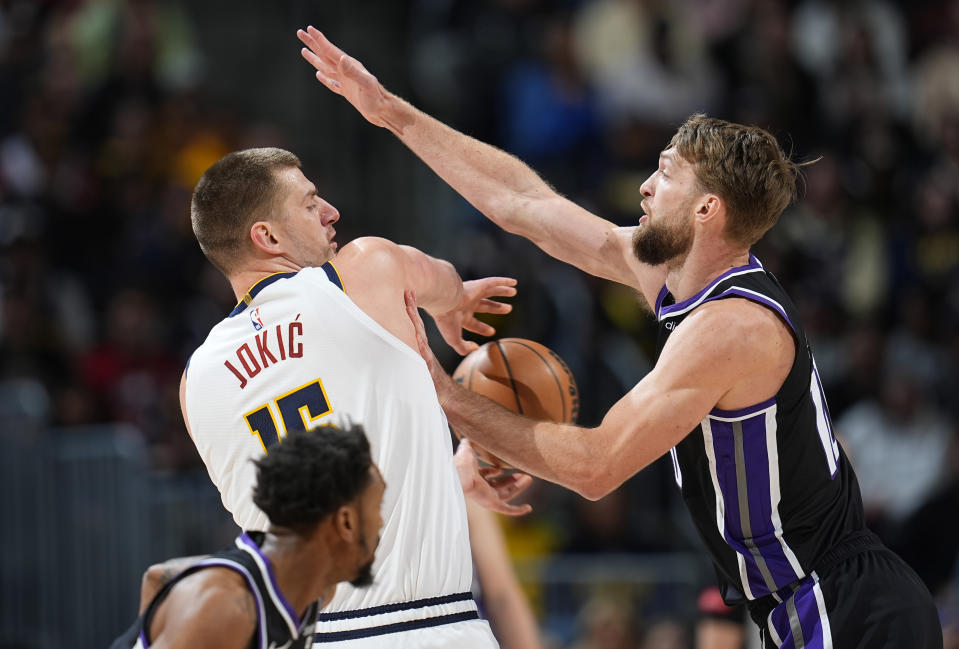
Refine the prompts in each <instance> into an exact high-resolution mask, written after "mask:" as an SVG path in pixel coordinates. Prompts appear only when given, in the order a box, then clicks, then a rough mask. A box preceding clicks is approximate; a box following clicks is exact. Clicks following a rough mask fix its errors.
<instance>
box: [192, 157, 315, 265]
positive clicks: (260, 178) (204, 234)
mask: <svg viewBox="0 0 959 649" xmlns="http://www.w3.org/2000/svg"><path fill="white" fill-rule="evenodd" d="M293 167H295V168H299V167H300V159H299V158H298V157H296V156H295V155H294V154H292V153H290V152H289V151H286V150H284V149H276V148H263V149H245V150H243V151H235V152H233V153H230V154H228V155H225V156H223V157H222V158H220V159H219V160H217V161H216V162H215V163H213V165H211V166H210V168H209V169H207V170H206V172H204V174H203V177H202V178H200V181H199V182H198V183H197V184H196V188H195V189H194V190H193V199H192V200H191V201H190V220H191V222H192V224H193V234H195V235H196V240H197V242H198V243H199V244H200V249H201V250H202V251H203V254H204V255H206V258H207V259H209V260H210V263H212V264H213V265H214V266H216V267H217V268H219V269H220V271H222V272H223V273H224V274H225V275H229V274H230V272H231V271H233V270H234V269H235V268H236V267H237V262H238V261H239V260H240V259H242V257H243V255H244V253H245V251H246V248H247V244H248V243H249V232H250V226H252V225H253V224H254V223H256V222H257V221H259V220H264V219H268V218H271V217H273V218H275V217H276V216H279V215H278V214H276V213H275V211H276V209H277V207H278V205H277V203H278V200H279V195H278V190H279V183H278V182H277V172H278V171H282V170H284V169H289V168H293Z"/></svg>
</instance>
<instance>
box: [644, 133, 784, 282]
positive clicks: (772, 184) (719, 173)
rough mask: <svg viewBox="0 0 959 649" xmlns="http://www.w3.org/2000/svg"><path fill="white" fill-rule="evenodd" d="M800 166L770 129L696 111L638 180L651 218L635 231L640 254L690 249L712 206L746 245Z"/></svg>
mask: <svg viewBox="0 0 959 649" xmlns="http://www.w3.org/2000/svg"><path fill="white" fill-rule="evenodd" d="M798 173H799V168H798V166H797V165H796V163H794V162H793V161H792V160H790V159H789V157H788V156H787V155H786V154H785V153H784V152H783V150H782V149H781V148H780V146H779V144H778V143H777V142H776V139H775V138H774V137H773V136H772V135H771V134H770V133H769V132H767V131H765V130H763V129H761V128H758V127H755V126H743V125H742V124H734V123H732V122H727V121H724V120H721V119H715V118H711V117H706V116H705V115H702V114H697V115H693V116H692V117H690V118H689V119H688V120H686V122H685V123H684V124H683V125H682V126H680V127H679V129H678V130H677V131H676V134H675V135H673V138H672V140H671V141H670V143H669V146H668V147H667V148H666V150H665V151H663V153H662V154H661V156H660V165H659V169H658V170H657V171H656V172H655V173H654V174H653V175H652V176H650V177H649V179H647V180H646V182H645V183H643V186H642V188H641V191H642V193H643V196H644V201H643V203H644V208H646V210H647V211H646V213H647V219H645V222H644V223H643V227H640V228H638V229H637V232H636V236H635V238H634V246H635V249H636V254H637V256H638V257H639V258H640V259H641V260H643V261H646V262H647V263H652V264H659V263H664V262H666V261H669V260H670V259H673V258H675V257H678V256H680V255H683V254H685V253H686V252H688V251H689V249H690V247H691V246H692V241H693V235H694V232H693V223H694V220H695V218H696V215H697V214H703V215H705V214H708V213H709V212H710V211H711V210H716V211H718V212H721V213H723V214H724V215H725V224H724V227H723V230H722V232H723V235H724V237H725V238H726V240H727V241H728V242H729V243H730V244H731V245H733V246H735V247H742V248H749V247H750V246H752V245H753V244H754V243H756V242H757V241H759V239H760V238H762V236H763V234H765V233H766V231H767V230H769V229H770V228H771V227H772V226H773V225H775V223H776V221H777V219H778V218H779V215H780V214H781V213H782V211H783V210H784V209H786V206H787V205H789V203H790V202H791V201H792V200H793V198H794V197H795V195H796V178H797V176H798Z"/></svg>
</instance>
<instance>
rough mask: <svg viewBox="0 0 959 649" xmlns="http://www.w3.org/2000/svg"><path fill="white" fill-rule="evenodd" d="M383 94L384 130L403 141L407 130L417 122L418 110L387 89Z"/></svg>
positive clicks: (381, 118) (382, 120)
mask: <svg viewBox="0 0 959 649" xmlns="http://www.w3.org/2000/svg"><path fill="white" fill-rule="evenodd" d="M382 92H383V97H382V103H381V105H382V110H381V112H380V116H379V117H380V121H381V123H382V125H383V127H384V128H386V129H388V130H389V131H391V132H392V133H393V134H394V135H395V136H396V137H398V138H400V139H402V138H403V135H404V133H405V131H406V129H407V128H408V127H409V126H410V125H412V124H413V122H414V121H415V120H416V109H415V108H413V106H412V104H410V103H409V102H407V101H405V100H404V99H401V98H400V97H398V96H396V95H394V94H393V93H392V92H390V91H388V90H386V89H385V88H384V89H383V90H382Z"/></svg>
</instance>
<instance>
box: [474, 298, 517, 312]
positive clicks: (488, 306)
mask: <svg viewBox="0 0 959 649" xmlns="http://www.w3.org/2000/svg"><path fill="white" fill-rule="evenodd" d="M512 310H513V305H512V304H507V303H506V302H497V301H496V300H488V299H486V298H484V299H482V300H480V302H479V304H477V305H476V308H475V309H474V310H473V311H474V313H509V312H510V311H512Z"/></svg>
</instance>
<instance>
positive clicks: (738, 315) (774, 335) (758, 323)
mask: <svg viewBox="0 0 959 649" xmlns="http://www.w3.org/2000/svg"><path fill="white" fill-rule="evenodd" d="M679 330H685V333H687V334H693V335H695V337H696V338H698V339H700V340H701V341H702V342H706V341H708V342H709V343H711V344H713V345H715V346H717V347H720V348H723V349H726V350H729V351H734V350H736V349H747V348H748V349H752V350H754V351H755V350H757V349H760V348H762V347H763V346H765V345H777V344H779V342H778V341H779V339H780V338H784V337H787V336H788V337H790V338H791V336H792V334H791V333H790V330H789V328H788V326H787V325H786V323H785V322H783V320H782V318H781V317H780V316H778V315H777V314H776V313H775V312H773V311H772V310H771V309H769V308H768V307H766V306H763V305H762V304H759V303H757V302H755V301H753V300H749V299H745V298H738V297H730V298H725V299H722V300H710V301H708V302H706V303H705V304H702V305H701V306H699V307H698V308H696V309H695V310H694V311H693V312H692V313H691V314H690V315H689V316H688V317H687V318H686V320H685V321H684V322H683V325H682V327H679V328H678V329H677V332H678V331H679Z"/></svg>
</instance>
